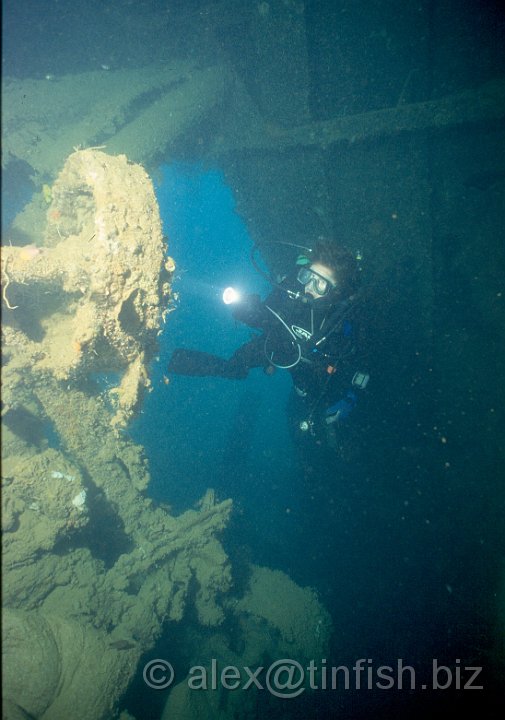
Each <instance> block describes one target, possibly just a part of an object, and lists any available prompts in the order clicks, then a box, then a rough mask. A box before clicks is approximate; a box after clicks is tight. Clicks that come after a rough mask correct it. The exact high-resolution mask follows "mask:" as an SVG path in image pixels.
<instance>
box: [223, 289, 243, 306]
mask: <svg viewBox="0 0 505 720" xmlns="http://www.w3.org/2000/svg"><path fill="white" fill-rule="evenodd" d="M240 299H241V297H240V293H239V292H238V290H235V288H233V287H227V288H226V289H225V291H224V292H223V302H224V304H225V305H232V304H233V303H237V302H240Z"/></svg>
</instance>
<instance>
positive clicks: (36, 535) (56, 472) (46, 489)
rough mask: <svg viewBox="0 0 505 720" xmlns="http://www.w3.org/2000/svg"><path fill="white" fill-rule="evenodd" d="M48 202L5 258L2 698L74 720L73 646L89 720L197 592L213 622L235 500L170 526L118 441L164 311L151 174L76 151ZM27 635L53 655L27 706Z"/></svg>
mask: <svg viewBox="0 0 505 720" xmlns="http://www.w3.org/2000/svg"><path fill="white" fill-rule="evenodd" d="M51 194H52V202H51V204H50V206H49V208H48V211H47V226H46V228H45V231H44V239H43V242H41V243H40V244H39V245H38V246H35V245H28V246H14V245H12V246H9V247H6V248H4V252H3V255H2V271H3V280H4V284H3V295H2V299H3V304H4V314H5V315H4V316H5V321H4V327H3V331H4V342H3V350H4V368H3V385H4V388H3V403H4V404H3V415H2V421H3V422H2V440H3V456H4V459H3V463H2V473H3V481H2V482H3V492H2V503H3V517H4V527H3V530H4V538H3V555H2V560H3V579H4V584H3V589H4V592H3V601H4V606H6V608H8V609H9V610H10V611H12V613H11V614H10V615H9V617H10V618H11V620H12V622H10V623H9V624H8V625H5V627H4V629H5V640H6V642H5V645H4V667H7V668H11V672H10V673H7V674H6V675H5V679H6V683H5V686H4V697H5V700H6V703H7V706H8V707H9V708H10V710H9V712H8V714H7V717H23V716H24V715H23V713H25V714H28V715H29V716H30V717H41V716H42V714H43V716H44V718H51V717H63V716H69V715H70V714H71V698H72V696H73V689H72V688H73V686H72V676H73V671H72V667H71V664H72V662H74V661H73V660H72V661H71V660H69V657H70V655H69V653H71V648H72V647H73V646H74V645H76V646H78V647H80V648H81V656H82V657H81V665H82V668H83V672H82V676H81V677H80V682H81V690H82V693H83V695H85V694H86V693H88V695H89V697H95V700H94V702H93V703H88V704H85V703H83V704H82V706H81V707H80V714H79V717H80V718H90V719H91V718H93V719H95V718H105V717H110V716H111V715H110V709H111V707H112V705H113V704H114V703H115V702H116V700H117V698H118V697H119V696H120V695H121V694H122V692H124V690H125V688H126V686H127V684H128V682H129V681H130V679H131V677H132V674H133V673H134V671H135V668H136V665H137V662H138V659H139V657H140V656H141V654H142V653H143V652H144V651H145V650H147V649H149V648H150V647H151V646H152V645H153V643H154V641H155V640H156V638H157V637H158V636H159V634H160V632H161V628H162V625H163V623H164V622H166V621H168V620H180V619H181V617H182V615H183V613H184V611H185V607H186V604H187V602H188V597H189V595H188V594H189V588H190V586H191V592H192V593H195V590H196V598H195V603H196V605H197V612H198V617H199V620H200V622H201V623H203V624H207V625H211V624H216V623H219V622H221V620H222V618H223V616H224V613H223V610H222V609H221V608H220V606H219V600H218V598H219V595H220V593H222V592H224V591H226V590H227V589H228V588H229V586H230V571H229V567H228V561H227V557H226V555H225V553H224V550H223V549H222V547H221V545H220V544H219V542H218V541H217V540H216V538H215V534H216V533H217V532H218V531H219V530H221V529H222V528H223V527H224V526H225V524H226V522H227V518H228V515H229V513H230V510H231V501H225V502H222V503H215V502H213V503H206V504H205V506H204V507H202V509H201V511H196V510H195V511H193V510H191V511H188V512H186V513H184V514H183V515H181V516H179V517H177V518H175V517H172V516H170V515H169V514H168V513H167V512H165V511H164V510H162V509H161V508H154V507H153V506H152V503H151V501H150V500H149V499H148V498H147V497H146V496H145V489H146V487H147V484H148V481H149V471H148V465H147V461H146V459H145V457H144V455H143V450H142V447H140V446H138V445H136V444H135V443H133V442H132V441H131V440H130V439H129V438H128V437H127V435H125V434H124V433H123V432H122V429H123V428H124V426H125V425H126V423H127V421H128V420H129V419H130V418H131V417H132V415H133V414H134V412H135V410H136V408H137V407H138V404H139V402H140V399H141V396H142V390H143V389H145V388H146V387H149V384H150V383H149V379H148V375H147V363H148V362H149V361H150V359H151V358H152V356H153V353H154V351H155V350H156V336H157V334H158V332H159V330H160V328H161V325H162V323H163V320H164V316H165V313H166V312H167V308H168V304H169V302H170V300H169V293H170V283H169V280H170V274H169V270H173V267H174V264H173V261H171V260H169V261H166V260H165V255H164V249H165V248H164V243H163V238H162V234H161V223H160V219H159V213H158V207H157V203H156V200H155V196H154V192H153V187H152V183H151V181H150V180H149V178H148V177H147V175H146V173H145V172H144V170H143V169H142V168H141V167H139V166H135V165H132V164H130V163H129V162H128V161H127V159H126V157H124V156H119V157H115V158H114V157H110V156H108V155H105V154H104V153H102V152H99V151H97V150H86V151H81V152H76V153H74V154H72V155H71V156H70V157H69V159H68V161H67V163H66V164H65V167H64V168H63V170H62V172H61V173H60V175H59V177H58V179H57V181H56V183H55V185H54V186H53V188H52V190H51ZM165 263H168V269H166V268H165ZM104 383H105V386H104ZM168 471H170V472H172V473H173V475H174V482H176V481H177V478H176V470H175V469H173V468H172V469H168ZM55 623H56V625H55ZM62 628H63V629H62ZM38 636H40V641H37V642H36V637H38ZM27 637H28V638H29V637H32V639H33V640H34V642H35V643H36V646H37V647H38V648H40V650H41V652H42V650H44V652H47V653H49V654H50V656H51V657H49V656H48V657H46V656H45V655H44V657H41V658H40V663H37V667H38V671H37V672H38V680H39V681H40V683H41V684H42V685H43V686H44V687H45V688H46V693H45V695H44V699H43V701H42V700H40V702H38V703H37V702H35V705H33V702H34V698H33V693H31V691H30V684H29V683H27V684H26V686H24V685H23V684H21V685H20V683H19V682H18V680H17V678H18V676H19V672H17V671H16V668H17V669H18V670H19V668H21V667H22V666H23V662H25V663H27V665H26V667H28V664H29V661H30V658H31V657H32V655H33V647H31V645H30V643H29V642H28V641H27ZM79 638H80V639H79ZM104 648H105V649H106V652H105V653H104V652H103V649H104ZM97 654H98V655H101V656H103V658H104V662H105V663H106V666H105V665H102V666H100V664H98V663H96V662H95V663H93V661H92V660H93V658H94V657H96V655H97ZM12 668H14V669H12ZM51 668H53V670H54V672H53V670H52V669H51ZM84 668H86V670H85V672H84ZM103 673H105V674H106V675H107V677H109V678H113V679H114V682H113V683H112V686H113V692H112V690H111V688H112V686H111V685H110V683H109V682H105V684H104V681H103V678H102V674H103ZM44 678H45V679H44ZM42 706H43V707H42ZM62 708H63V709H64V711H63V710H62ZM62 712H63V714H62Z"/></svg>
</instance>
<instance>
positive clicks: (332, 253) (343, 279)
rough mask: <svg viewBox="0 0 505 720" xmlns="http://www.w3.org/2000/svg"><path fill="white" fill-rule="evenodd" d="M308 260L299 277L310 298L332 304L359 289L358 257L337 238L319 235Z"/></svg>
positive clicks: (317, 301)
mask: <svg viewBox="0 0 505 720" xmlns="http://www.w3.org/2000/svg"><path fill="white" fill-rule="evenodd" d="M306 263H307V264H306V265H304V266H303V267H302V268H301V269H300V270H299V272H298V280H299V282H301V283H302V284H303V285H304V286H305V296H306V297H307V299H309V300H310V301H311V302H316V303H317V304H321V305H322V304H332V303H335V302H339V301H342V300H348V299H349V298H351V297H352V295H354V293H355V292H356V290H357V287H358V276H359V272H358V270H359V268H358V263H357V261H356V258H355V257H354V255H353V254H352V253H351V252H349V250H347V249H345V248H344V247H342V246H341V245H338V244H337V243H336V242H335V241H333V240H329V239H327V238H322V237H320V238H318V240H317V242H316V244H315V246H314V248H313V250H312V252H311V254H310V259H307V261H306ZM309 263H310V264H309Z"/></svg>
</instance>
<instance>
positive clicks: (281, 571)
mask: <svg viewBox="0 0 505 720" xmlns="http://www.w3.org/2000/svg"><path fill="white" fill-rule="evenodd" d="M42 5H43V6H44V7H43V8H42V7H41V6H42ZM3 12H4V30H3V46H4V47H3V83H2V178H3V180H2V260H1V267H2V326H3V346H2V349H3V371H2V375H3V377H2V385H3V392H2V457H3V462H2V478H3V479H2V483H3V492H2V503H3V505H2V516H3V549H4V551H3V557H2V561H3V578H4V582H3V606H4V621H3V632H4V653H5V655H4V667H5V669H6V670H5V674H4V686H5V688H4V702H5V707H6V713H7V714H6V717H8V718H9V719H10V720H21V719H22V718H41V719H42V718H43V720H52V719H53V718H54V719H55V720H56V719H57V718H60V717H70V716H71V715H72V708H73V707H74V706H75V703H76V702H78V703H79V707H80V708H81V715H79V717H80V718H83V719H88V718H89V720H95V719H98V718H104V719H105V718H111V717H118V718H122V720H128V718H137V719H138V720H140V718H153V719H155V718H160V717H161V718H165V719H166V720H168V718H173V717H174V718H175V717H177V718H179V717H180V718H185V719H186V718H187V719H188V720H193V719H194V718H217V717H229V718H244V720H245V718H252V717H265V716H267V715H268V716H273V717H281V716H282V717H293V718H294V717H309V716H310V713H312V716H313V717H318V718H330V717H335V712H336V711H337V710H338V713H339V717H345V718H347V717H348V718H355V717H360V718H361V717H370V714H371V713H372V712H373V714H374V716H375V717H392V716H394V715H393V714H392V712H393V709H394V710H395V712H396V711H397V712H398V713H399V714H398V716H399V715H400V714H401V712H407V711H408V712H409V713H411V714H412V715H415V713H416V712H419V713H420V715H419V716H421V714H422V713H426V712H428V711H429V710H431V707H432V705H431V703H432V701H433V697H432V695H431V694H430V693H426V694H425V695H422V694H421V696H420V695H419V693H417V694H416V693H410V694H409V693H395V694H394V697H393V694H392V693H391V695H388V694H387V693H386V694H384V693H382V694H381V693H373V692H372V693H369V694H367V695H366V696H365V695H364V694H363V693H362V694H360V693H359V692H355V693H354V694H353V693H350V694H347V695H339V696H338V698H336V697H335V695H332V696H331V697H330V696H329V695H324V696H323V695H322V694H321V693H320V694H319V695H317V693H315V694H314V693H312V694H309V693H306V694H304V695H303V696H301V697H299V698H297V700H296V701H295V700H293V701H292V704H291V705H289V707H286V704H285V701H283V700H281V699H279V698H278V697H277V698H276V697H267V696H266V694H265V693H261V692H256V693H255V692H252V691H251V692H246V691H243V692H240V691H238V692H236V693H230V692H226V690H224V689H223V688H221V689H220V690H219V691H218V692H214V693H212V692H202V693H200V694H195V693H191V692H190V690H189V689H188V686H187V684H185V682H184V670H183V668H185V667H186V668H187V667H188V666H190V665H195V664H201V665H204V666H207V664H209V663H210V661H211V660H210V659H211V658H216V657H217V658H218V660H219V662H221V663H222V664H223V665H226V664H230V665H231V664H232V665H236V666H245V665H247V666H253V665H260V664H265V663H266V662H267V659H270V660H275V659H276V658H282V657H296V658H298V660H299V661H300V662H302V663H303V662H309V661H310V659H311V658H314V657H319V658H321V657H323V656H324V657H328V658H337V659H338V660H339V661H340V662H341V663H342V662H349V663H352V661H353V660H352V659H353V658H354V660H355V659H356V658H357V657H361V656H363V657H374V659H375V658H377V660H376V662H377V664H379V661H382V662H385V663H386V664H391V662H392V660H391V658H392V657H393V655H394V657H395V658H396V657H406V658H409V657H410V658H411V659H412V662H414V661H419V662H424V661H425V659H426V658H427V657H430V658H431V657H439V658H441V659H442V660H444V662H450V660H451V658H452V659H454V658H456V657H457V658H461V662H462V663H463V662H467V664H469V663H470V662H471V663H473V664H474V665H481V666H483V667H484V671H483V676H484V678H485V687H486V691H485V701H483V700H482V695H479V698H478V703H479V708H480V709H482V707H484V706H485V703H487V702H488V701H489V706H490V707H491V706H492V704H493V702H494V700H495V693H497V692H498V691H499V686H500V683H501V681H502V680H501V679H500V678H502V677H503V669H504V665H505V645H504V643H505V574H504V565H503V550H504V537H503V527H502V524H503V521H502V516H503V510H504V506H505V497H504V493H503V477H504V473H505V445H504V437H505V433H504V432H503V430H504V407H505V366H504V358H505V330H504V328H505V324H504V306H503V303H504V292H505V288H504V277H505V273H504V268H505V244H504V242H503V215H504V210H505V192H504V190H505V171H504V167H505V135H504V131H503V128H504V119H505V56H504V54H503V47H504V42H505V13H504V11H503V9H502V8H501V7H500V4H499V3H493V2H489V3H483V2H475V3H464V4H462V3H460V2H457V0H422V1H420V2H416V3H403V2H399V0H380V1H379V0H359V1H357V2H356V1H353V2H351V1H350V0H338V2H327V3H326V2H318V1H317V0H306V1H305V2H302V1H301V0H270V1H269V2H252V3H251V2H245V1H243V0H235V1H232V0H221V1H216V2H208V1H202V0H191V1H187V2H180V3H174V2H168V1H165V2H161V0H160V1H157V2H152V3H148V4H143V3H130V2H127V1H125V2H119V1H118V2H113V3H105V4H104V3H101V2H98V1H96V2H95V0H87V2H85V3H83V4H82V7H79V8H75V7H73V6H72V8H65V6H64V5H61V4H60V3H58V2H48V3H37V2H35V1H33V2H32V0H29V1H28V2H25V3H21V4H16V6H14V3H10V2H7V3H5V7H4V10H3ZM81 36H82V37H83V38H85V39H86V42H85V46H86V47H85V48H83V47H81V45H79V48H78V50H76V46H77V45H78V43H76V38H78V37H81ZM319 236H325V237H331V238H334V239H335V241H336V242H339V243H342V244H343V245H345V246H346V247H348V248H349V249H350V250H352V251H353V253H355V254H356V255H357V256H359V258H360V273H361V280H362V282H361V291H360V303H361V304H362V306H363V307H364V309H365V310H364V312H365V315H366V319H367V330H366V336H365V339H364V345H365V349H366V358H367V371H368V372H369V373H370V376H371V383H370V390H369V392H368V393H367V397H366V399H365V401H364V403H363V407H362V408H361V410H360V415H359V416H358V422H357V423H355V424H354V425H351V426H350V427H349V428H346V429H345V430H344V431H343V433H342V436H341V439H340V441H339V442H340V445H339V453H340V454H339V459H338V461H336V464H335V478H334V482H333V481H332V482H331V484H330V485H331V487H330V489H328V486H326V485H325V486H324V487H323V486H315V487H314V489H313V492H312V494H311V495H310V494H309V495H304V494H303V493H298V492H297V491H296V487H297V486H296V476H297V465H296V457H295V455H296V452H295V449H293V448H292V447H291V446H290V444H289V443H290V440H289V438H288V437H287V430H286V428H285V425H284V410H283V408H284V403H285V402H286V400H287V397H288V393H289V382H288V381H287V379H286V377H285V376H283V375H282V374H280V373H278V374H277V375H276V376H275V377H274V378H273V379H271V380H270V379H268V382H271V384H270V385H266V384H265V378H264V377H263V376H262V375H260V374H258V375H255V376H254V377H253V378H252V380H251V381H250V382H249V384H246V385H243V386H240V388H237V387H236V386H232V385H231V384H229V383H228V384H224V383H223V384H222V383H219V382H217V383H210V384H209V383H207V384H206V383H204V382H203V381H202V380H201V379H199V380H198V382H193V381H191V382H186V381H185V380H181V381H179V382H174V381H173V380H172V379H171V378H168V377H167V376H166V371H165V367H166V362H167V360H168V356H169V354H170V352H171V351H172V350H173V349H174V348H175V347H176V346H177V345H178V344H180V343H181V342H186V343H190V344H191V343H193V346H198V343H199V342H200V341H201V339H202V338H203V337H204V338H205V339H206V341H207V342H208V344H209V348H210V350H211V351H213V352H217V353H222V354H230V353H231V352H232V351H233V349H234V347H235V346H236V345H237V344H240V342H243V341H244V340H245V339H246V338H247V337H248V334H247V330H245V329H244V328H240V327H236V326H235V325H234V324H233V322H232V321H231V320H230V318H229V313H228V311H227V309H226V307H225V306H223V304H222V302H221V301H220V293H221V290H222V288H223V287H224V286H225V285H226V284H229V279H230V280H231V281H233V282H238V283H241V284H242V286H243V287H244V288H245V289H246V290H247V291H248V292H257V293H259V294H263V295H264V294H266V293H267V292H268V289H269V288H268V283H266V281H265V278H264V276H261V275H258V274H257V273H255V271H254V267H253V266H252V265H251V263H250V255H251V251H252V250H253V248H255V249H256V250H255V252H257V256H256V257H257V258H258V262H260V264H261V265H262V266H264V267H265V268H266V269H267V270H268V271H269V272H270V273H272V274H273V275H279V276H282V274H283V273H284V272H285V268H286V265H287V264H289V263H293V247H295V248H296V247H298V246H301V247H303V246H306V245H307V244H310V243H312V242H314V239H316V238H318V237H319ZM267 408H268V409H267ZM267 438H268V439H269V443H267V442H266V439H267ZM230 468H231V469H230ZM325 479H326V480H327V479H328V478H327V477H326V478H325ZM322 507H324V508H325V509H324V511H323V510H322V509H321V508H322ZM101 533H103V535H102V534H101ZM420 577H422V578H424V583H425V591H424V592H423V593H420V594H418V595H416V593H417V589H418V586H419V582H420V581H419V578H420ZM398 608H400V609H401V610H398ZM405 608H408V611H407V610H405ZM357 628H359V631H358V629H357ZM33 647H35V650H33ZM167 653H172V655H171V657H172V658H173V660H174V665H175V668H176V673H175V674H176V677H177V683H176V684H175V686H174V687H173V689H171V690H170V691H169V690H168V689H167V690H166V691H164V692H162V693H156V692H153V690H152V686H149V687H146V681H145V674H144V675H143V668H145V667H146V663H148V661H150V660H153V659H155V658H157V657H164V656H166V655H167ZM357 653H358V654H357ZM402 653H404V654H403V655H402ZM97 658H98V659H97ZM374 661H375V660H374ZM62 668H63V670H62ZM27 672H30V673H32V677H34V678H35V679H36V682H34V683H32V684H31V685H29V686H27V685H26V684H25V683H24V682H23V681H22V679H23V678H24V677H26V673H27ZM91 689H93V692H91ZM386 695H387V697H386ZM283 702H284V705H283V704H282V703H283ZM290 702H291V701H290ZM474 702H477V700H476V699H475V696H473V695H472V696H471V697H470V698H468V697H467V696H464V695H462V694H461V693H457V692H456V691H455V690H454V691H453V690H451V691H448V692H447V693H446V694H445V695H444V696H443V698H441V697H440V695H439V696H437V703H438V707H439V708H442V709H447V710H448V709H449V708H450V709H451V711H454V709H455V708H462V707H467V706H469V705H470V706H472V707H473V705H472V703H474Z"/></svg>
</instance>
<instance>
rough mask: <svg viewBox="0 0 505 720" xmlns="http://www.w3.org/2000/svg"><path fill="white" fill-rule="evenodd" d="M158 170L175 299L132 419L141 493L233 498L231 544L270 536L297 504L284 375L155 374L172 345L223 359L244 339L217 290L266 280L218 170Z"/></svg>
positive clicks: (180, 502)
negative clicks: (142, 465)
mask: <svg viewBox="0 0 505 720" xmlns="http://www.w3.org/2000/svg"><path fill="white" fill-rule="evenodd" d="M160 175H161V178H162V179H161V180H160V179H158V184H157V187H156V193H157V198H158V202H159V206H160V213H161V216H162V219H163V226H164V231H165V233H166V235H167V237H168V253H169V255H171V256H173V257H174V258H175V259H176V263H177V269H176V271H175V278H174V283H173V292H174V293H176V295H177V298H178V299H177V301H176V303H177V307H176V310H175V311H174V312H172V313H170V314H169V315H168V317H167V321H166V326H165V330H164V332H163V334H162V335H161V337H160V349H159V360H157V361H156V363H155V364H154V366H153V368H152V376H153V385H154V391H153V392H152V393H151V394H150V395H148V396H147V398H146V401H145V403H144V406H143V412H142V415H141V416H140V417H139V419H138V420H137V421H136V422H135V424H134V426H133V432H134V435H135V437H137V438H138V439H139V441H140V442H142V444H143V445H144V446H145V448H146V451H147V454H148V457H149V462H150V469H151V476H152V481H151V486H150V493H151V494H152V496H153V497H154V498H155V499H157V500H159V501H164V502H166V503H168V504H170V505H171V506H172V507H173V509H174V511H182V510H184V509H186V508H187V507H191V506H192V505H193V504H194V503H195V502H196V501H197V500H198V499H199V498H200V497H201V496H202V495H203V494H204V492H205V491H206V489H207V488H214V489H215V491H216V495H217V497H218V499H224V498H227V497H232V498H233V500H234V502H235V504H236V508H237V513H239V515H240V519H241V520H240V526H241V528H242V532H241V535H242V541H244V542H247V541H248V542H249V543H251V544H252V545H255V544H256V543H259V544H261V543H260V538H263V539H264V542H266V543H268V542H269V539H270V542H273V541H274V540H275V541H278V536H279V532H280V528H281V525H283V524H284V523H285V522H288V523H289V517H288V516H289V515H290V512H291V510H292V508H293V504H296V503H297V502H298V499H297V497H296V495H295V496H294V495H293V473H294V472H295V462H294V448H293V447H292V444H291V439H290V437H289V434H288V428H287V421H286V412H285V404H286V401H287V395H288V392H289V389H290V377H289V376H288V375H287V373H280V372H279V373H276V374H274V376H273V377H270V376H267V375H265V374H264V372H263V371H262V370H261V369H256V370H253V371H251V373H250V375H249V377H248V378H247V380H245V381H230V380H225V379H221V378H198V377H196V378H193V377H182V376H171V377H170V382H169V384H168V385H166V384H165V383H164V381H163V376H164V375H165V372H166V371H165V368H166V365H167V362H168V359H169V357H170V354H171V352H172V351H173V350H174V349H175V348H177V347H180V346H182V347H190V348H194V349H199V350H204V351H207V352H211V353H214V354H217V355H220V356H222V357H228V356H230V355H231V354H232V353H233V352H234V350H235V349H236V348H237V347H238V346H239V345H241V344H242V343H244V342H246V341H247V340H249V338H250V337H251V330H250V329H249V328H246V327H245V326H243V325H240V324H237V323H236V322H235V321H234V320H233V318H232V317H231V308H230V306H227V305H225V304H224V303H223V300H222V292H223V290H224V288H225V287H227V286H229V285H232V286H234V287H236V288H237V289H238V290H240V291H241V292H244V293H251V292H255V293H259V294H260V295H263V296H264V295H265V294H266V293H267V292H269V290H270V286H269V284H268V283H267V281H266V280H264V279H263V278H262V276H261V275H259V274H258V273H257V272H256V271H255V270H254V269H253V266H252V264H251V262H250V253H251V249H252V246H253V241H252V239H251V238H250V237H249V235H248V232H247V230H246V228H245V225H244V223H243V221H242V220H241V218H240V217H239V216H238V215H237V213H236V211H235V201H234V198H233V194H232V192H231V190H230V188H229V187H228V186H227V185H226V182H225V180H224V177H223V175H222V173H220V172H219V171H218V170H203V169H202V168H198V167H193V166H185V165H171V166H163V167H162V168H161V169H160V173H158V174H157V177H158V178H160Z"/></svg>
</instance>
